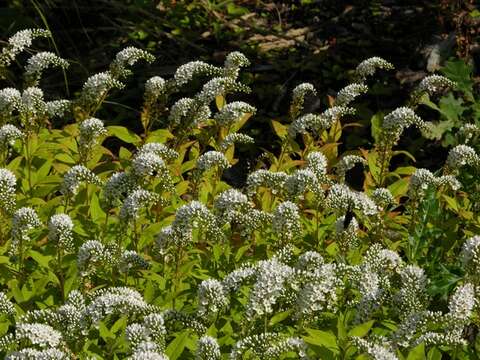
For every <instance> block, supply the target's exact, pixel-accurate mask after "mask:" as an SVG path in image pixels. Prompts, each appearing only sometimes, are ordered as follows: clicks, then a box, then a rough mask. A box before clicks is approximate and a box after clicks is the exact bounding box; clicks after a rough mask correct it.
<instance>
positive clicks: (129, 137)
mask: <svg viewBox="0 0 480 360" xmlns="http://www.w3.org/2000/svg"><path fill="white" fill-rule="evenodd" d="M107 130H108V132H109V133H110V134H111V135H113V136H115V137H117V138H119V139H120V140H122V141H125V142H126V143H128V144H135V145H138V144H140V142H141V141H142V139H141V138H140V136H138V135H137V134H135V133H134V132H133V131H131V130H129V129H127V128H126V127H124V126H107Z"/></svg>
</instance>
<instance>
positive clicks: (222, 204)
mask: <svg viewBox="0 0 480 360" xmlns="http://www.w3.org/2000/svg"><path fill="white" fill-rule="evenodd" d="M214 207H215V210H217V211H218V213H219V217H220V218H222V219H226V220H227V221H231V220H232V219H234V218H235V217H236V216H238V215H240V214H241V213H244V212H247V211H248V210H249V209H250V208H251V204H250V202H249V201H248V197H247V196H246V195H245V194H243V193H241V192H240V191H238V190H236V189H228V190H225V191H223V192H222V193H220V194H219V195H218V197H217V198H216V199H215V203H214Z"/></svg>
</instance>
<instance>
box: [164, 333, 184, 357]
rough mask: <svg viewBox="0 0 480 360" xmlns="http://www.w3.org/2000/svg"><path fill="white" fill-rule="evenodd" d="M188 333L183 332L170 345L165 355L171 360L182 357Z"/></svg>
mask: <svg viewBox="0 0 480 360" xmlns="http://www.w3.org/2000/svg"><path fill="white" fill-rule="evenodd" d="M187 340H188V331H183V332H181V333H180V334H179V335H177V337H176V338H175V339H174V340H173V341H172V342H171V343H170V344H169V345H168V347H167V349H166V350H165V353H166V354H167V356H168V358H169V359H170V360H176V359H178V358H179V357H180V355H182V353H183V350H184V349H185V346H186V344H187Z"/></svg>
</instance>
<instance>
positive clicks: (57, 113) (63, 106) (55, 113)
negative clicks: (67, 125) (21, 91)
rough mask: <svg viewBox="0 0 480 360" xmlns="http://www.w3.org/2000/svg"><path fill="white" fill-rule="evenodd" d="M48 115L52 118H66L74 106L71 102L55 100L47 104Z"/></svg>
mask: <svg viewBox="0 0 480 360" xmlns="http://www.w3.org/2000/svg"><path fill="white" fill-rule="evenodd" d="M45 106H46V109H45V110H46V112H47V115H48V116H49V117H51V118H53V117H62V116H64V115H65V114H66V113H67V112H68V111H69V110H70V109H71V106H72V102H71V101H70V100H53V101H47V103H46V105H45Z"/></svg>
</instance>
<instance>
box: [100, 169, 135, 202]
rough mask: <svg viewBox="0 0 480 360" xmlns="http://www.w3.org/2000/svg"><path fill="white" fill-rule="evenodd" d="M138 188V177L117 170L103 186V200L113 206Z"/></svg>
mask: <svg viewBox="0 0 480 360" xmlns="http://www.w3.org/2000/svg"><path fill="white" fill-rule="evenodd" d="M136 189H138V185H137V182H136V179H135V177H134V176H133V175H131V174H130V173H127V172H116V173H114V174H112V176H110V178H109V179H108V180H107V182H106V183H105V185H104V187H103V200H104V201H105V203H106V205H107V207H109V208H112V207H114V206H115V205H117V204H119V203H120V202H122V201H123V200H124V199H125V198H126V197H127V196H128V195H129V194H130V193H131V192H133V191H134V190H136Z"/></svg>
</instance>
